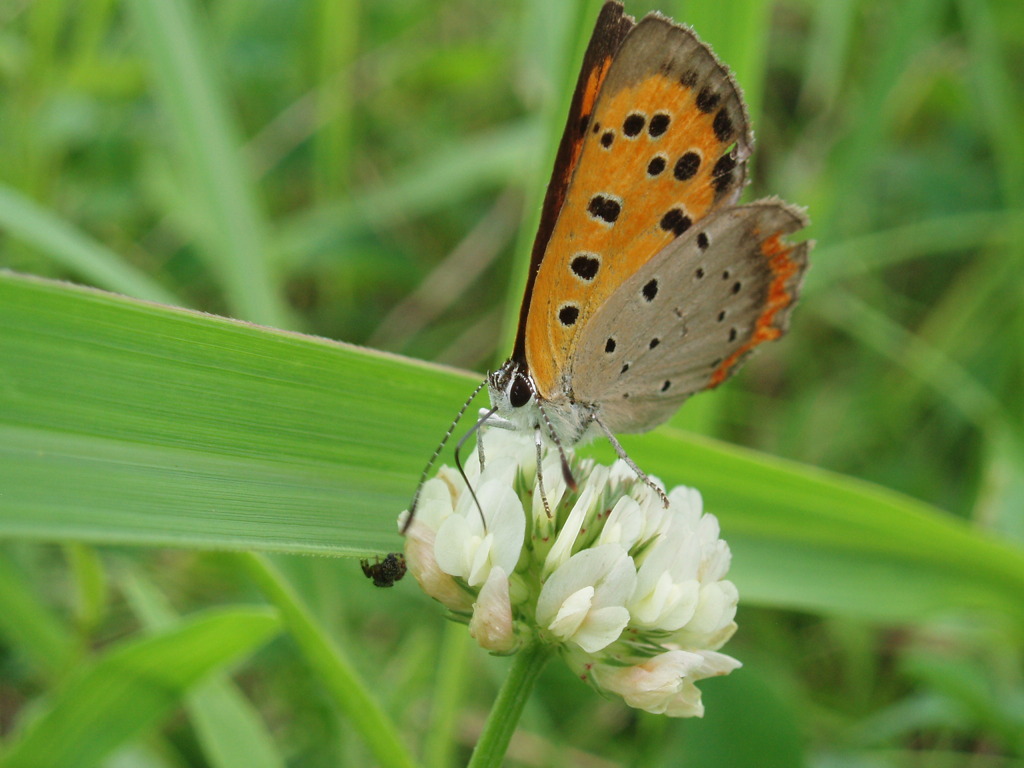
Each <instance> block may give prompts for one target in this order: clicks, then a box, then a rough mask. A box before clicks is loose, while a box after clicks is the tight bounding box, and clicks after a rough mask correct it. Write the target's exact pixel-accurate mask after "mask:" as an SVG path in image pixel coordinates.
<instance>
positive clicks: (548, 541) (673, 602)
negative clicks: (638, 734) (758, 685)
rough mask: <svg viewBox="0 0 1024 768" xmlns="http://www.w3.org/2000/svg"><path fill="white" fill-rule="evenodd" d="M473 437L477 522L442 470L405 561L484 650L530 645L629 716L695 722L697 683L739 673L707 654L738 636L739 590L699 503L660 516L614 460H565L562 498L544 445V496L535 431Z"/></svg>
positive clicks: (644, 489)
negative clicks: (622, 704) (571, 484)
mask: <svg viewBox="0 0 1024 768" xmlns="http://www.w3.org/2000/svg"><path fill="white" fill-rule="evenodd" d="M482 440H483V443H484V448H485V451H484V458H485V463H484V466H483V468H481V467H480V462H478V461H475V460H474V461H470V462H469V466H468V467H467V471H466V476H467V479H468V481H469V483H470V484H471V486H472V488H473V490H474V491H475V493H476V496H477V499H478V500H479V502H480V509H482V510H483V514H484V517H485V518H486V524H485V523H484V521H483V520H481V516H480V509H478V508H477V505H476V503H475V502H474V501H473V498H472V496H471V494H470V493H469V490H468V488H467V486H466V482H465V480H463V478H462V477H461V476H460V475H458V474H457V473H456V472H455V471H454V470H452V469H451V468H449V467H442V468H441V470H440V471H439V472H438V476H437V478H435V479H433V480H429V481H428V482H427V483H425V484H424V486H423V489H422V492H421V494H420V505H419V508H418V510H417V514H416V517H415V519H414V520H413V522H412V524H411V525H410V527H409V530H408V532H407V538H406V560H407V562H408V565H409V570H410V571H411V572H412V573H413V575H414V576H415V577H416V579H417V580H418V581H419V582H420V584H421V586H423V589H424V591H426V592H427V593H428V594H429V595H431V596H432V597H434V598H435V599H437V600H439V601H440V602H441V603H442V604H444V605H445V606H446V607H447V608H449V609H450V610H451V611H452V615H453V618H455V619H457V620H460V621H464V622H466V623H467V624H469V628H470V634H471V635H472V636H473V637H474V638H475V639H476V640H477V642H479V643H480V645H481V646H483V647H484V648H486V649H487V650H489V651H491V652H493V653H512V652H514V651H515V650H517V649H518V648H519V647H521V646H522V645H523V644H524V642H526V641H527V640H528V639H529V638H530V637H531V635H532V637H533V639H534V640H536V641H538V642H541V643H546V644H548V645H549V646H552V647H553V648H555V649H557V650H558V651H559V652H560V653H561V655H562V656H563V658H564V659H565V660H566V662H567V663H568V664H569V665H570V667H572V669H573V670H574V671H576V672H577V673H578V674H579V676H580V677H581V678H583V679H584V680H587V681H588V682H590V683H592V684H593V685H595V686H596V687H598V688H599V689H602V690H605V691H608V692H611V693H614V694H617V695H619V696H621V697H622V698H623V699H624V700H625V701H626V703H627V704H629V705H630V706H633V707H638V708H641V709H645V710H647V711H649V712H654V713H658V714H665V715H668V716H671V717H690V716H700V715H701V714H703V705H702V704H701V698H700V691H699V689H698V688H697V687H696V686H695V685H694V683H696V682H697V681H699V680H702V679H705V678H707V677H714V676H716V675H724V674H728V673H729V672H731V671H732V670H733V669H735V668H737V667H739V666H740V664H739V662H738V661H736V660H735V659H732V658H731V657H729V656H726V655H724V654H721V653H717V650H718V649H719V648H721V647H722V645H723V644H724V643H725V642H726V641H727V640H728V639H729V638H730V637H731V636H732V635H733V633H734V632H735V631H736V623H735V616H736V605H737V601H738V594H737V592H736V587H735V586H734V585H733V584H732V582H730V581H727V580H726V579H725V576H726V573H727V571H728V569H729V562H730V557H731V555H730V552H729V547H728V545H727V544H726V543H725V542H724V541H722V540H721V538H720V537H719V526H718V521H717V519H715V517H714V516H713V515H710V514H705V513H704V512H703V502H702V500H701V496H700V493H699V492H697V491H696V490H694V489H692V488H683V487H679V488H673V489H672V490H671V492H669V493H668V499H669V506H668V507H667V508H666V507H665V506H664V505H663V503H662V500H661V497H660V495H659V494H658V493H656V492H655V491H654V490H653V489H652V488H651V487H650V486H648V485H647V484H646V483H644V482H643V481H641V480H640V479H638V478H637V477H636V475H635V474H634V473H633V471H632V470H630V469H629V467H628V466H627V465H626V464H625V462H622V461H617V462H615V463H614V464H612V465H611V466H610V467H609V466H603V465H598V464H595V463H594V462H593V461H589V460H578V459H576V458H575V456H573V455H572V454H571V453H569V454H568V455H569V458H570V462H571V468H572V473H573V477H574V478H575V479H576V480H577V484H578V490H576V491H572V490H570V489H569V488H568V487H567V485H566V482H565V480H564V478H563V475H562V467H561V457H560V455H559V453H558V452H557V451H556V450H551V449H548V448H547V447H544V448H543V450H542V455H541V468H542V470H541V477H542V479H543V489H544V493H543V496H542V495H541V492H540V481H539V480H538V478H537V452H536V445H535V444H534V442H533V439H532V435H524V434H522V433H517V432H506V431H503V430H491V431H488V432H487V433H486V435H485V436H483V437H482ZM652 480H653V482H657V480H654V479H653V478H652ZM545 499H546V501H547V505H545V503H544V501H545ZM549 510H550V515H549ZM406 515H407V513H403V516H402V517H400V518H399V522H400V524H401V523H404V521H405V516H406ZM531 642H533V640H531Z"/></svg>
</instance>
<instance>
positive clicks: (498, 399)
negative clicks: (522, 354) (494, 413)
mask: <svg viewBox="0 0 1024 768" xmlns="http://www.w3.org/2000/svg"><path fill="white" fill-rule="evenodd" d="M487 391H488V393H489V394H490V396H491V405H493V406H494V407H495V408H497V409H498V413H499V414H501V415H502V416H504V417H505V418H512V416H513V414H515V413H516V412H523V409H524V408H525V407H526V406H527V405H529V404H530V403H532V402H534V400H535V398H536V387H534V384H533V379H531V378H530V373H529V369H528V368H527V367H526V365H525V364H524V363H520V362H518V361H516V360H507V361H506V362H505V364H504V365H503V366H501V368H499V369H498V370H496V371H491V373H489V374H488V375H487Z"/></svg>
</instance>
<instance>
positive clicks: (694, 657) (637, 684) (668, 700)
mask: <svg viewBox="0 0 1024 768" xmlns="http://www.w3.org/2000/svg"><path fill="white" fill-rule="evenodd" d="M739 666H740V663H739V662H738V661H736V659H734V658H732V657H730V656H726V655H725V654H722V653H715V652H714V651H683V650H679V649H670V650H667V651H665V652H664V653H661V654H658V655H657V656H654V657H652V658H651V659H649V660H648V661H646V662H643V663H641V664H634V665H632V666H628V667H616V666H610V665H605V664H597V665H595V666H593V667H592V668H591V669H590V674H591V675H592V677H593V679H594V682H595V683H596V684H597V685H598V686H600V687H601V688H604V689H605V690H607V691H611V692H612V693H617V694H618V695H620V696H621V697H622V698H623V699H624V700H625V702H626V703H627V704H629V706H631V707H636V708H637V709H643V710H646V711H647V712H653V713H654V714H656V715H668V716H669V717H701V716H702V715H703V714H704V704H703V703H702V702H701V699H700V690H699V689H698V688H697V687H696V686H695V685H694V683H695V682H696V681H698V680H704V679H705V678H708V677H717V676H719V675H727V674H729V673H730V672H732V671H733V670H734V669H736V668H738V667H739Z"/></svg>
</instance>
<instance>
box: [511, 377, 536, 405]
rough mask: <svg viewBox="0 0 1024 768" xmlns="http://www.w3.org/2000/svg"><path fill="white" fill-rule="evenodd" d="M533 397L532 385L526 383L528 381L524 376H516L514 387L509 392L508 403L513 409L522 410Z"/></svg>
mask: <svg viewBox="0 0 1024 768" xmlns="http://www.w3.org/2000/svg"><path fill="white" fill-rule="evenodd" d="M532 396H533V392H531V391H530V385H529V384H527V383H526V379H524V378H523V377H522V376H516V378H515V380H514V381H513V382H512V387H511V388H510V389H509V391H508V401H509V403H510V404H511V406H512V407H513V408H522V407H523V406H524V405H526V404H527V403H528V402H530V397H532Z"/></svg>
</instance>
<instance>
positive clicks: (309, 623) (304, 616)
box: [238, 555, 415, 768]
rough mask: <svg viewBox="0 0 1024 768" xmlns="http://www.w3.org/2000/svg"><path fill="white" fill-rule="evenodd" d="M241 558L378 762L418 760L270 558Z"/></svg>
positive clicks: (393, 765) (405, 767)
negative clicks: (411, 755)
mask: <svg viewBox="0 0 1024 768" xmlns="http://www.w3.org/2000/svg"><path fill="white" fill-rule="evenodd" d="M238 557H239V562H240V563H241V564H242V566H243V567H245V568H246V570H247V572H248V573H249V576H250V577H251V578H252V579H253V581H254V582H256V584H257V586H259V588H260V590H261V591H262V592H263V594H264V595H265V596H266V598H267V599H268V600H269V601H270V602H272V603H273V604H274V605H275V606H277V609H278V610H279V611H280V612H281V616H282V617H283V619H284V622H285V625H286V626H287V627H288V631H289V632H290V633H291V635H292V637H293V638H294V639H295V642H296V643H298V645H299V647H300V648H301V649H302V653H303V655H304V656H305V657H306V661H307V662H308V664H309V665H310V667H311V668H312V669H313V671H314V672H315V673H316V674H317V676H318V678H319V679H320V682H321V683H322V684H323V686H324V688H325V689H326V690H327V693H328V695H330V697H331V699H332V701H333V702H334V703H335V705H336V706H337V707H338V709H339V710H340V711H341V712H342V713H344V715H345V717H346V718H347V719H348V720H349V721H350V722H351V724H352V727H353V728H355V729H356V730H357V731H358V732H359V734H360V735H361V736H362V738H363V741H365V742H366V745H367V746H368V747H369V748H370V750H371V751H372V752H373V756H374V758H375V759H376V762H377V764H378V765H382V766H386V767H387V768H413V766H414V765H415V763H414V762H413V760H412V757H410V755H409V753H408V751H407V750H406V748H405V746H404V745H403V744H402V740H401V738H400V735H399V733H398V731H397V729H396V728H395V725H394V724H393V723H392V722H391V721H390V720H389V719H388V717H387V715H386V714H385V713H384V711H383V709H381V707H380V705H379V704H378V703H377V701H376V699H374V697H373V696H371V695H370V691H369V689H368V688H367V686H366V683H365V682H364V681H363V680H362V678H361V676H360V675H359V673H358V672H357V671H356V669H355V666H354V665H353V664H352V662H351V661H350V660H349V659H347V658H346V657H345V656H344V654H343V653H342V652H341V649H340V648H339V647H338V646H337V645H336V644H335V643H334V642H333V641H332V640H331V638H330V637H329V636H328V635H327V634H326V633H325V632H324V630H323V628H322V627H320V626H319V625H318V624H317V623H316V621H315V620H314V619H313V616H312V614H311V613H310V611H309V608H308V607H307V606H306V605H305V604H304V603H303V602H302V600H301V598H300V597H299V596H298V594H296V592H295V591H294V590H293V589H292V587H291V585H290V584H289V583H288V582H287V581H286V580H285V579H284V577H283V576H282V575H281V573H280V571H278V570H277V568H275V567H274V566H273V565H272V564H271V563H270V561H269V560H267V558H265V557H261V556H258V555H239V556H238Z"/></svg>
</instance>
